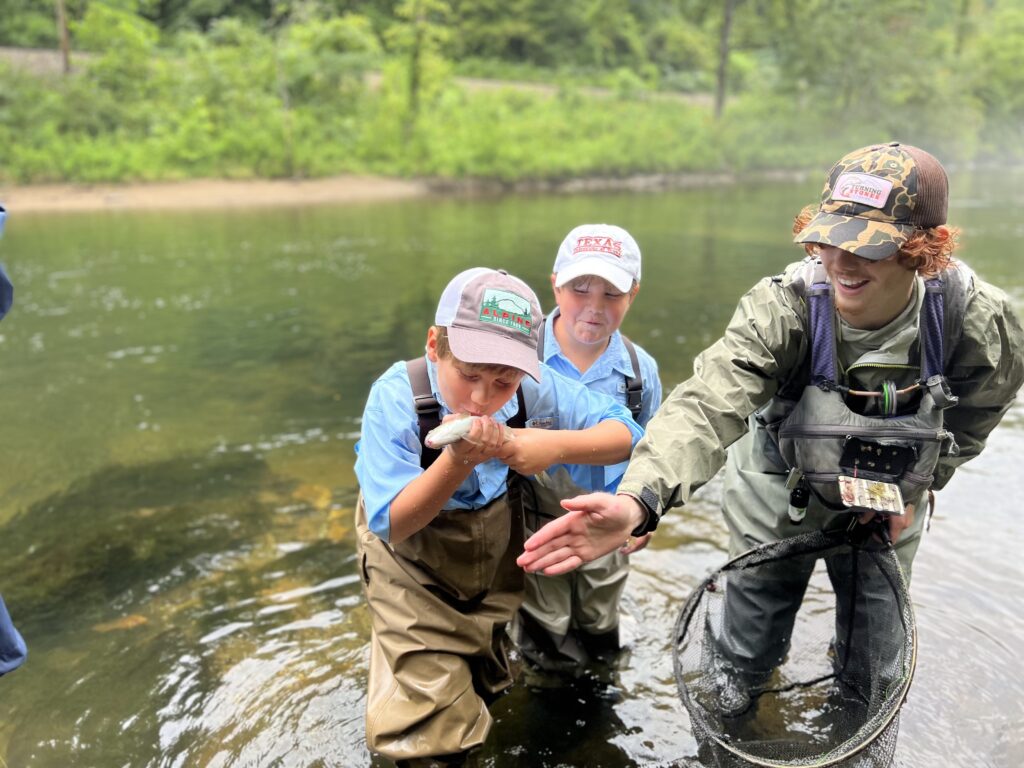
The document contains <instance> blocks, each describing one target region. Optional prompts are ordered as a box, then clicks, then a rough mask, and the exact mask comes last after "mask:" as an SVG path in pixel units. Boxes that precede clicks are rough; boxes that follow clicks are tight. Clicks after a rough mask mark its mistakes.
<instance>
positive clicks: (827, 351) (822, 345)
mask: <svg viewBox="0 0 1024 768" xmlns="http://www.w3.org/2000/svg"><path fill="white" fill-rule="evenodd" d="M807 305H808V308H809V314H810V318H809V319H810V329H809V330H810V337H811V383H812V384H816V385H819V386H820V385H822V384H825V383H827V382H831V383H836V382H837V381H838V379H839V376H838V373H839V370H838V364H837V361H836V332H835V326H834V315H835V310H834V309H833V307H832V286H831V285H829V283H828V281H827V280H826V275H825V268H824V266H823V265H822V264H821V262H818V264H817V265H816V266H815V269H814V279H813V282H812V283H811V287H810V288H808V289H807Z"/></svg>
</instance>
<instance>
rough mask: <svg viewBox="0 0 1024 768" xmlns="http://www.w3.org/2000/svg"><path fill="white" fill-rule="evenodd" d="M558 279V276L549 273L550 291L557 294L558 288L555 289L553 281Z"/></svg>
mask: <svg viewBox="0 0 1024 768" xmlns="http://www.w3.org/2000/svg"><path fill="white" fill-rule="evenodd" d="M556 279H558V275H556V274H555V273H554V272H552V273H551V290H552V291H554V292H555V293H558V288H556V287H555V280H556Z"/></svg>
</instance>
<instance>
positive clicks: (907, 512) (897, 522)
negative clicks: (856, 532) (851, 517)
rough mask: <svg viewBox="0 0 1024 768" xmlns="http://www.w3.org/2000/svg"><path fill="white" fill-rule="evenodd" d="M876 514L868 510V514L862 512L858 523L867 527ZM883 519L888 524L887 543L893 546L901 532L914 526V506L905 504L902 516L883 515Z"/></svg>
mask: <svg viewBox="0 0 1024 768" xmlns="http://www.w3.org/2000/svg"><path fill="white" fill-rule="evenodd" d="M877 514H878V513H877V512H874V511H870V510H869V511H868V512H864V513H862V514H861V516H860V518H859V519H858V522H859V523H860V524H861V525H867V524H868V523H870V522H871V521H872V520H874V519H875V515H877ZM885 517H886V522H887V523H888V524H889V541H891V542H892V543H893V544H895V543H896V540H897V539H898V538H899V537H900V536H901V535H902V534H903V532H904V531H905V530H907V528H909V527H910V526H912V525H913V524H914V505H913V504H907V506H906V507H904V511H903V514H902V515H885Z"/></svg>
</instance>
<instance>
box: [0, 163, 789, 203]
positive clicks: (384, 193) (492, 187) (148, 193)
mask: <svg viewBox="0 0 1024 768" xmlns="http://www.w3.org/2000/svg"><path fill="white" fill-rule="evenodd" d="M806 175H807V174H806V172H804V171H776V172H762V173H757V174H744V175H743V176H742V177H740V176H737V175H735V174H729V173H689V174H649V175H640V176H629V177H622V178H618V177H594V178H578V179H560V180H544V179H540V180H530V181H520V182H515V183H505V182H501V181H496V180H486V179H396V178H389V177H384V176H334V177H330V178H325V179H301V180H287V179H254V180H248V181H229V180H222V179H193V180H189V181H180V182H154V183H149V184H91V185H75V184H39V185H27V186H13V185H12V186H2V185H0V204H2V205H3V206H4V207H5V208H7V210H8V211H9V212H11V213H17V214H23V213H71V212H89V211H102V210H109V211H115V210H188V209H193V210H202V209H218V208H256V207H260V206H274V207H281V206H301V205H316V204H325V203H326V204H346V203H373V202H384V201H391V200H405V199H410V198H415V197H425V196H427V195H435V194H443V195H469V196H477V195H496V194H502V193H506V192H513V193H527V194H531V193H532V194H539V193H554V194H571V193H574V192H602V191H616V190H626V191H637V192H643V191H657V190H665V189H685V188H693V187H709V186H722V185H728V184H734V183H736V182H737V181H739V180H740V179H741V178H742V179H743V180H752V181H772V180H787V181H793V180H802V179H804V178H806Z"/></svg>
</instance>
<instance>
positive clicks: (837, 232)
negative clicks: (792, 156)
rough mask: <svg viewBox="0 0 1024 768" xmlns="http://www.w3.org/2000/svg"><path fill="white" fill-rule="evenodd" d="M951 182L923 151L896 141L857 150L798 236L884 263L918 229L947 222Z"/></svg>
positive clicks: (829, 182) (837, 169) (836, 172)
mask: <svg viewBox="0 0 1024 768" xmlns="http://www.w3.org/2000/svg"><path fill="white" fill-rule="evenodd" d="M948 200H949V182H948V180H947V179H946V171H945V169H944V168H943V167H942V165H941V163H939V161H938V160H936V159H935V158H934V157H932V155H930V154H928V153H927V152H925V151H924V150H923V149H918V148H917V147H912V146H910V145H909V144H900V143H899V142H895V141H894V142H891V143H889V144H875V145H873V146H870V147H862V148H861V149H857V150H854V151H853V152H850V153H849V154H848V155H846V156H845V157H843V159H842V160H840V161H839V162H838V163H836V164H835V165H834V166H832V170H831V171H829V174H828V178H827V179H826V180H825V188H824V189H823V190H822V193H821V205H820V206H819V207H818V213H817V214H815V216H814V218H812V219H811V220H810V222H809V223H808V224H807V226H806V227H804V229H803V230H802V231H801V232H800V233H799V234H798V235H797V236H796V237H795V238H794V240H793V241H794V242H796V243H822V244H824V245H832V246H835V247H836V248H841V249H843V250H844V251H849V252H850V253H854V254H856V255H857V256H862V257H863V258H865V259H871V260H872V261H879V260H881V259H885V258H888V257H889V256H892V255H893V254H894V253H896V252H897V251H898V250H899V249H900V248H901V247H902V246H903V244H904V243H905V242H906V241H907V239H908V238H909V237H910V236H911V235H912V234H913V233H914V231H915V230H918V229H928V228H930V227H937V226H939V225H940V224H945V223H946V205H947V202H948Z"/></svg>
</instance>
